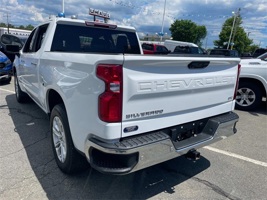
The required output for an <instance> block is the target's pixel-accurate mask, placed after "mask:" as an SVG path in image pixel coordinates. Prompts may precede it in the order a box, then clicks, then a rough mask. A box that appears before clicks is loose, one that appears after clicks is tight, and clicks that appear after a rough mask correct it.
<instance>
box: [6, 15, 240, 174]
mask: <svg viewBox="0 0 267 200" xmlns="http://www.w3.org/2000/svg"><path fill="white" fill-rule="evenodd" d="M8 49H9V50H10V51H11V50H13V52H17V53H16V54H17V56H16V59H15V62H14V65H13V70H14V77H15V78H14V80H15V91H16V98H17V101H18V102H23V101H25V100H27V98H25V97H26V96H30V97H31V98H32V99H33V100H34V101H35V102H36V103H37V104H38V105H39V106H40V107H41V108H42V109H43V110H44V112H46V113H47V114H48V115H49V117H50V130H51V138H52V146H53V152H54V155H55V160H56V162H57V164H58V166H59V168H60V169H61V170H62V171H63V172H65V173H72V172H74V171H75V170H77V169H78V168H79V163H80V162H79V161H81V160H82V159H84V158H82V157H83V156H85V157H86V158H87V161H88V162H89V163H90V165H91V167H93V168H94V169H96V170H98V171H100V172H102V173H107V174H127V173H131V172H134V171H137V170H140V169H143V168H146V167H149V166H152V165H155V164H157V163H161V162H164V161H167V160H170V159H172V158H175V157H178V156H180V155H183V154H188V155H189V156H190V155H191V156H192V157H194V158H197V157H198V156H199V154H198V153H197V152H196V149H198V148H201V147H203V146H205V145H209V144H211V143H214V142H216V141H219V140H220V139H224V138H226V137H228V136H231V135H233V134H235V133H236V123H237V121H238V115H237V114H235V113H234V112H233V109H234V106H235V94H236V89H237V82H238V70H239V68H240V65H239V62H240V60H239V59H238V58H215V57H213V58H211V57H205V56H202V57H196V56H195V57H191V56H183V55H178V56H177V55H175V56H168V55H167V56H166V55H165V56H146V55H142V54H143V52H142V48H141V46H140V43H139V39H138V36H137V34H136V31H135V29H134V28H132V27H125V26H117V25H112V24H104V23H97V22H90V21H83V20H77V19H76V20H74V19H65V18H56V19H52V20H50V21H48V22H47V23H43V24H41V25H40V26H38V27H36V28H35V29H34V30H33V31H32V33H31V35H30V36H29V38H28V40H27V42H26V43H25V45H24V47H23V49H22V50H20V51H19V52H18V49H17V48H16V47H15V46H10V47H8ZM37 131H38V130H37ZM84 160H85V159H84Z"/></svg>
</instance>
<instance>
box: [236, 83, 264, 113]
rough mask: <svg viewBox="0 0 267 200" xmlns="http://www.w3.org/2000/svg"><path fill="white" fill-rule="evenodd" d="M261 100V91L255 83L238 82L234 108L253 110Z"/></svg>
mask: <svg viewBox="0 0 267 200" xmlns="http://www.w3.org/2000/svg"><path fill="white" fill-rule="evenodd" d="M261 102H262V91H261V90H260V88H259V86H258V85H257V84H255V83H250V82H240V83H239V86H238V90H237V95H236V104H235V107H236V109H239V110H247V111H249V110H254V109H256V108H257V107H258V106H259V105H260V104H261Z"/></svg>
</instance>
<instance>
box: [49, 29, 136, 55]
mask: <svg viewBox="0 0 267 200" xmlns="http://www.w3.org/2000/svg"><path fill="white" fill-rule="evenodd" d="M51 51H59V52H75V53H82V52H85V53H129V54H140V48H139V42H138V40H137V37H136V34H135V33H133V32H127V31H119V30H113V29H112V30H111V29H104V28H96V27H84V26H75V25H63V24H58V25H57V28H56V32H55V35H54V39H53V43H52V47H51Z"/></svg>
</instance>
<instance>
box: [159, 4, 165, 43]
mask: <svg viewBox="0 0 267 200" xmlns="http://www.w3.org/2000/svg"><path fill="white" fill-rule="evenodd" d="M165 9H166V0H165V2H164V10H163V16H162V24H161V32H160V41H161V42H162V36H163V35H164V33H163V26H164V17H165Z"/></svg>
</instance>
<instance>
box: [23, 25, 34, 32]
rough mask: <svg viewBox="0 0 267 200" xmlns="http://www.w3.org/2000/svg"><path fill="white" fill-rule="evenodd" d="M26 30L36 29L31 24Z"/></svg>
mask: <svg viewBox="0 0 267 200" xmlns="http://www.w3.org/2000/svg"><path fill="white" fill-rule="evenodd" d="M25 29H26V30H30V31H31V30H33V29H34V26H33V25H31V24H29V25H27V26H25Z"/></svg>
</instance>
